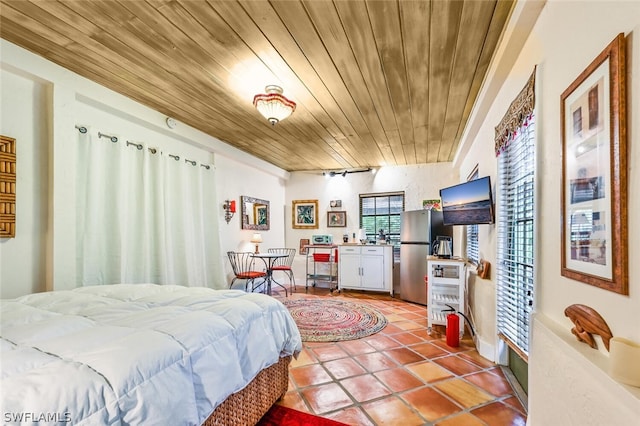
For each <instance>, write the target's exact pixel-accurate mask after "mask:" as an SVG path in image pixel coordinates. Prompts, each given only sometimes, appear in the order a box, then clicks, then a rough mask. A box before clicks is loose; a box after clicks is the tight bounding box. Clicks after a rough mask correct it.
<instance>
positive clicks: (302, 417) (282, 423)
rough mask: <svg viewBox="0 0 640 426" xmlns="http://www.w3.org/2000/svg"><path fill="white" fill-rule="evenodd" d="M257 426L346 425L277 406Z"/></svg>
mask: <svg viewBox="0 0 640 426" xmlns="http://www.w3.org/2000/svg"><path fill="white" fill-rule="evenodd" d="M257 426H346V423H340V422H337V421H335V420H331V419H326V418H324V417H319V416H314V415H313V414H309V413H303V412H302V411H298V410H294V409H293V408H288V407H283V406H282V405H277V404H276V405H274V406H273V407H271V408H270V409H269V411H267V414H265V415H264V417H263V418H261V419H260V421H259V422H258V425H257Z"/></svg>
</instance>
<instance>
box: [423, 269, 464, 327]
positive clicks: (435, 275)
mask: <svg viewBox="0 0 640 426" xmlns="http://www.w3.org/2000/svg"><path fill="white" fill-rule="evenodd" d="M427 280H428V281H427V303H428V304H427V331H428V332H429V333H431V329H432V327H433V326H434V325H446V324H447V315H449V314H450V313H451V312H446V311H447V310H448V309H449V306H451V307H452V308H453V309H455V310H456V312H461V313H463V314H464V313H465V307H466V303H465V296H466V288H467V264H466V262H465V261H464V260H458V259H437V258H432V257H429V258H428V260H427ZM447 305H449V306H447ZM458 317H459V318H460V337H462V335H463V334H464V317H463V316H462V315H460V314H458Z"/></svg>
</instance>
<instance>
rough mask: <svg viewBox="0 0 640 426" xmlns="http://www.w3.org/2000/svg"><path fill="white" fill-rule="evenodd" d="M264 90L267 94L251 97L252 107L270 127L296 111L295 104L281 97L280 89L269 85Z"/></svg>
mask: <svg viewBox="0 0 640 426" xmlns="http://www.w3.org/2000/svg"><path fill="white" fill-rule="evenodd" d="M264 90H265V91H266V92H267V93H262V94H259V95H255V96H254V97H253V105H254V106H255V107H256V109H257V110H258V112H259V113H260V114H262V115H263V116H264V118H266V119H267V120H269V123H271V125H275V124H276V123H277V122H278V121H282V120H284V119H285V118H287V117H288V116H290V115H291V113H292V112H293V111H295V110H296V103H295V102H293V101H290V100H289V99H287V98H285V97H284V96H282V87H280V86H275V85H270V86H267V87H265V89H264Z"/></svg>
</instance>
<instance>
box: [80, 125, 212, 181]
mask: <svg viewBox="0 0 640 426" xmlns="http://www.w3.org/2000/svg"><path fill="white" fill-rule="evenodd" d="M75 127H76V129H78V131H79V132H80V133H82V134H85V133H87V131H88V130H87V128H86V127H85V126H79V125H77V124H76V126H75ZM98 137H99V138H108V139H109V140H110V141H111V142H113V143H117V142H118V137H117V136H112V135H107V134H105V133H102V132H98ZM130 145H133V146H135V147H136V148H137V149H138V151H142V148H144V146H143V145H142V144H141V143H137V142H131V141H127V146H130ZM148 150H149V152H150V153H152V154H156V153H157V152H158V150H157V149H156V148H148ZM160 154H162V152H161V153H160ZM168 155H169V157H171V158H173V159H174V160H176V161H180V156H179V155H173V154H168ZM184 162H185V163H188V164H191V165H192V166H194V167H195V166H196V165H197V164H198V162H197V161H194V160H189V159H188V158H185V159H184ZM200 167H204V168H205V169H207V170H209V169H211V166H210V165H209V164H204V163H200Z"/></svg>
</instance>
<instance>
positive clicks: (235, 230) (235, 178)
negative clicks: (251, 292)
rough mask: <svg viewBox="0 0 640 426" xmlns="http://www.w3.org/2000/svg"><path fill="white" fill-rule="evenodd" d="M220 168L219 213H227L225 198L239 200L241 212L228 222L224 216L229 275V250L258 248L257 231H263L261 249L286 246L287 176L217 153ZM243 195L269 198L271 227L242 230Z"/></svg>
mask: <svg viewBox="0 0 640 426" xmlns="http://www.w3.org/2000/svg"><path fill="white" fill-rule="evenodd" d="M216 172H217V176H218V182H217V185H216V186H217V188H216V190H217V193H218V201H219V203H218V204H220V206H221V207H220V211H219V212H216V214H219V215H222V216H223V215H224V214H223V212H224V210H223V209H222V203H224V200H227V199H229V200H233V199H235V200H236V206H237V213H236V214H235V215H234V216H233V218H232V219H231V221H230V222H229V223H228V224H227V223H226V222H225V221H224V219H222V222H221V225H220V240H221V242H222V253H223V255H224V256H225V261H224V266H225V275H226V276H227V277H228V279H229V280H230V279H232V278H233V275H232V273H233V271H232V270H231V265H230V264H229V262H228V261H227V260H226V253H227V251H254V250H255V245H254V244H252V243H250V242H249V240H250V239H251V237H252V236H253V234H254V232H259V233H260V234H261V235H262V241H263V242H262V243H261V244H260V251H266V249H267V248H269V247H284V244H285V240H284V234H285V231H284V230H285V221H284V214H283V206H284V203H285V182H286V181H285V179H283V178H282V177H280V176H274V175H271V174H266V173H264V172H261V171H259V170H256V168H255V167H251V166H248V165H246V164H244V163H242V162H241V161H237V160H234V159H232V158H229V157H226V156H223V155H216ZM242 195H246V196H249V197H253V198H260V199H263V200H266V201H269V209H270V218H269V230H267V231H251V230H242V229H241V223H242V214H241V213H242V212H241V206H240V203H241V199H240V197H241V196H242Z"/></svg>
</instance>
